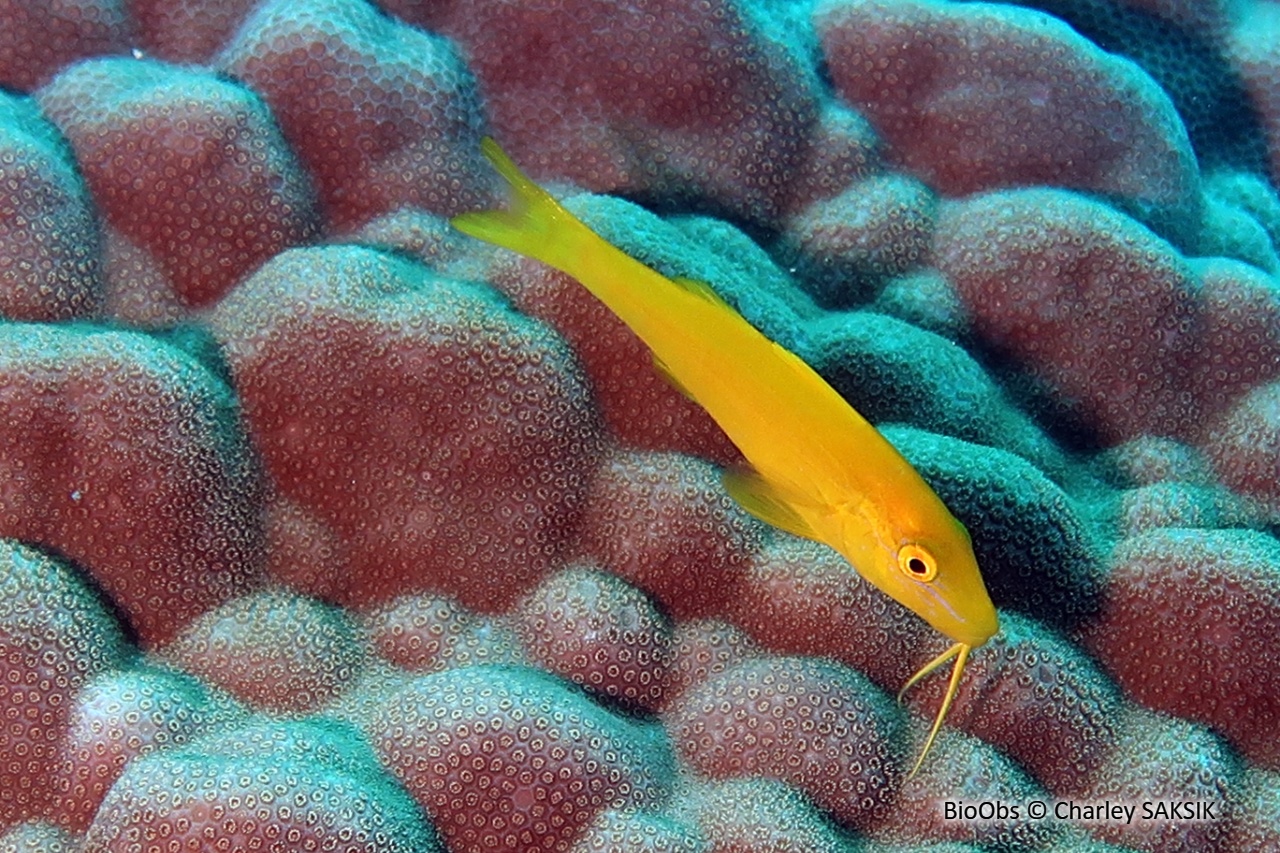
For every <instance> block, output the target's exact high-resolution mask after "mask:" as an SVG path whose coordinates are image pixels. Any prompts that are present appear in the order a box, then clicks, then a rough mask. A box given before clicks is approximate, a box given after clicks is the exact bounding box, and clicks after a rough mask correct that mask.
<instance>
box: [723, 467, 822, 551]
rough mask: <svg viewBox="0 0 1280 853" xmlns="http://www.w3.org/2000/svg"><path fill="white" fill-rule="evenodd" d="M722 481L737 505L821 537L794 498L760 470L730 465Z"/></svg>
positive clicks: (769, 521)
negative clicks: (803, 515) (770, 480)
mask: <svg viewBox="0 0 1280 853" xmlns="http://www.w3.org/2000/svg"><path fill="white" fill-rule="evenodd" d="M720 482H721V483H723V484H724V489H725V491H726V492H728V493H729V497H731V498H733V499H734V500H735V501H736V502H737V503H738V506H740V507H742V508H743V509H745V510H746V511H747V512H749V513H751V514H752V515H754V516H755V517H756V518H758V519H760V520H761V521H763V522H765V523H766V524H771V525H773V526H774V527H776V528H778V529H779V530H785V531H787V532H788V533H791V534H794V535H796V536H799V537H801V538H803V539H817V538H818V535H817V534H816V533H814V532H813V528H811V527H810V526H809V523H808V522H807V521H805V520H804V518H803V517H802V516H801V515H800V513H799V512H798V511H796V509H795V501H794V500H791V499H789V498H788V497H787V496H786V495H785V494H784V493H783V492H782V491H781V490H779V489H778V488H777V487H775V486H774V485H773V484H772V483H770V482H769V481H768V480H766V479H765V478H764V477H761V476H760V474H758V473H757V472H755V471H752V470H750V469H748V468H730V469H727V470H725V471H724V472H723V473H721V475H720Z"/></svg>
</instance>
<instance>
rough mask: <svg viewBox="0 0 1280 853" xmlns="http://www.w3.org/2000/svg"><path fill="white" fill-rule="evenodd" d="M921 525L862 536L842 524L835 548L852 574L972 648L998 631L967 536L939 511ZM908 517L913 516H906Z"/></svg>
mask: <svg viewBox="0 0 1280 853" xmlns="http://www.w3.org/2000/svg"><path fill="white" fill-rule="evenodd" d="M938 506H939V508H940V509H941V513H940V514H936V515H937V517H936V518H932V519H930V520H929V522H928V523H926V524H919V523H910V521H912V520H914V519H909V523H908V524H905V525H896V524H895V525H890V526H888V527H886V528H881V529H878V530H876V531H874V534H872V535H868V531H867V530H866V528H865V526H864V525H863V524H862V523H859V522H857V521H855V522H854V523H852V524H850V525H848V527H849V530H848V533H847V535H845V536H843V537H841V539H842V541H841V542H840V543H838V544H837V548H836V549H837V550H838V551H840V552H841V553H842V554H843V555H844V557H845V559H847V560H848V561H849V562H850V563H851V564H852V565H853V566H854V567H855V568H856V569H857V570H858V572H859V573H860V574H861V575H862V576H863V577H865V578H866V579H867V580H868V581H870V582H871V583H872V584H874V585H875V586H876V587H878V588H879V589H880V590H881V591H882V592H884V593H885V594H887V595H888V596H890V597H891V598H893V599H894V600H896V601H897V602H899V603H900V604H902V605H903V606H905V607H907V608H908V609H909V610H911V611H912V612H913V613H915V614H916V615H917V616H919V617H920V618H921V619H923V620H924V621H926V622H928V623H929V624H930V625H931V626H932V627H933V628H934V629H935V630H937V631H938V632H940V633H942V634H944V635H945V636H947V637H950V638H951V639H952V640H954V641H955V642H957V643H963V644H965V645H967V646H970V647H973V648H977V647H978V646H981V645H984V644H985V643H986V642H987V640H989V639H991V638H992V637H993V636H995V634H996V632H998V631H999V630H1000V620H999V617H998V616H997V615H996V608H995V605H994V604H993V603H992V601H991V596H990V594H988V592H987V587H986V584H985V583H984V582H983V580H982V572H981V571H980V570H979V569H978V560H977V557H976V556H974V553H973V544H972V541H971V540H970V538H969V532H968V531H967V530H966V529H965V527H964V525H963V524H961V523H960V521H959V520H958V519H956V518H955V517H954V516H952V515H951V513H950V512H948V511H947V510H946V509H945V507H942V506H941V502H939V503H938ZM912 515H914V514H912Z"/></svg>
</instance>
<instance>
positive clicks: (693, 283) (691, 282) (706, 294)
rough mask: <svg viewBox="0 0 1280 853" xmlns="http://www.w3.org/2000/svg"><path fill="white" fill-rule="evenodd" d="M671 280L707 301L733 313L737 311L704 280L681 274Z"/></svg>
mask: <svg viewBox="0 0 1280 853" xmlns="http://www.w3.org/2000/svg"><path fill="white" fill-rule="evenodd" d="M671 280H672V281H673V282H675V283H676V284H678V285H679V286H680V287H681V288H683V289H684V290H687V291H689V292H690V293H693V294H695V295H697V296H700V297H702V298H703V299H705V300H707V301H708V302H713V303H715V304H716V305H719V306H720V307H721V308H724V309H726V310H728V311H733V312H734V313H735V314H736V313H737V311H736V309H734V307H733V306H732V305H730V304H729V303H728V302H725V301H724V297H723V296H721V295H720V294H718V293H716V291H715V288H713V287H712V286H711V285H709V284H707V283H706V282H705V281H698V280H697V279H692V278H685V277H684V276H681V275H678V276H676V277H675V278H673V279H671Z"/></svg>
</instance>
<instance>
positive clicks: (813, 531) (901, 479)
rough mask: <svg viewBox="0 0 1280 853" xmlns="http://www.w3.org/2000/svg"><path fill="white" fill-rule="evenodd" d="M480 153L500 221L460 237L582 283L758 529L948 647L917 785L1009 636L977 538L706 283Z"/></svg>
mask: <svg viewBox="0 0 1280 853" xmlns="http://www.w3.org/2000/svg"><path fill="white" fill-rule="evenodd" d="M481 150H482V151H483V153H484V155H485V157H487V158H488V159H489V161H490V162H491V163H492V164H493V165H494V167H495V168H496V169H497V171H498V172H499V174H501V176H502V177H503V178H504V179H505V180H506V181H507V183H508V184H509V185H510V187H509V192H510V200H509V203H508V207H507V209H505V210H489V211H479V212H472V213H463V214H461V215H459V216H456V217H454V218H453V220H452V222H453V226H454V227H455V228H457V229H458V230H459V231H461V232H463V233H464V234H469V235H471V236H472V237H475V238H477V239H479V240H483V241H485V242H488V243H492V244H495V245H497V246H502V247H505V248H507V249H510V250H512V251H515V252H518V253H520V254H522V255H526V256H528V257H530V258H533V259H535V260H538V261H541V262H542V263H544V264H547V265H549V266H551V267H554V268H555V269H557V270H560V271H561V272H564V273H567V274H568V275H570V276H572V277H573V278H575V279H577V281H578V282H580V283H581V284H582V285H583V286H584V287H586V288H587V290H589V291H590V292H591V293H592V294H594V295H595V296H596V298H598V299H599V300H600V301H601V302H603V303H604V304H605V305H606V306H607V307H608V308H609V309H610V310H611V311H613V313H614V314H616V315H618V317H619V318H620V319H621V320H622V321H623V322H624V323H626V324H627V326H629V327H630V328H631V331H633V332H634V333H635V334H636V335H637V336H638V337H639V338H640V340H642V341H643V342H644V343H645V345H646V346H648V348H649V349H650V350H651V351H652V354H653V361H654V365H655V366H656V367H657V369H658V370H659V372H661V373H662V374H663V375H665V376H666V377H667V378H668V379H669V380H670V381H671V382H672V383H673V384H674V385H675V386H676V387H677V388H678V389H679V390H680V391H681V392H683V393H684V394H685V395H686V396H687V397H689V398H690V399H692V400H693V401H694V402H695V403H697V404H698V405H700V406H701V407H702V408H704V409H706V411H707V413H708V414H709V415H710V416H711V417H712V419H714V420H715V422H716V423H717V424H719V426H720V428H721V429H722V430H724V433H725V435H726V436H728V438H729V439H730V440H731V441H732V442H733V443H734V444H735V445H737V447H738V449H739V450H740V451H741V452H742V456H743V457H744V458H745V459H746V461H747V463H748V467H745V468H741V469H728V470H726V471H725V472H724V474H723V476H722V481H723V483H724V488H725V489H726V490H727V491H728V493H729V495H730V496H732V497H733V499H734V500H735V501H737V503H738V504H740V505H741V506H742V508H743V509H745V510H746V511H747V512H748V513H750V514H751V515H754V516H755V517H756V518H759V519H760V520H762V521H764V522H766V523H768V524H771V525H773V526H774V527H777V528H780V529H781V530H784V531H786V532H788V533H792V534H794V535H796V536H801V537H804V538H806V539H813V540H816V541H818V542H821V543H823V544H826V545H828V546H830V547H831V548H834V549H835V550H836V551H837V552H839V553H840V554H841V555H842V556H843V557H844V558H845V559H846V560H847V561H848V562H849V564H850V565H852V566H853V567H854V569H855V570H856V571H857V572H858V573H859V574H861V575H862V577H864V578H865V579H866V580H867V581H869V582H870V583H872V584H873V585H875V586H876V587H877V588H879V589H880V590H881V591H883V592H884V593H886V594H887V595H889V596H890V597H892V598H893V599H895V600H896V601H898V602H900V603H901V604H903V605H905V606H906V607H907V608H909V609H910V610H911V611H912V612H914V613H915V614H916V615H918V616H919V617H920V618H922V619H923V620H924V621H925V622H927V623H929V625H931V626H932V627H933V628H934V629H936V630H937V631H939V632H941V633H942V634H943V635H945V636H946V637H948V638H949V639H950V640H951V641H952V645H951V646H950V647H949V648H948V649H947V650H946V651H944V652H943V653H942V654H940V655H938V656H937V657H935V658H934V659H933V660H931V661H930V662H929V663H927V664H925V665H924V666H923V667H921V668H920V670H919V671H918V672H917V673H916V674H915V675H913V676H911V678H910V679H909V680H908V681H907V683H906V684H905V685H904V686H903V688H902V691H901V692H900V693H899V694H898V699H899V701H901V699H902V696H903V694H904V693H905V692H906V691H907V690H909V689H910V688H911V687H912V686H913V685H915V684H916V683H917V682H919V681H920V680H921V679H922V678H924V677H925V676H927V675H929V674H930V673H931V672H933V671H934V670H936V669H938V668H939V667H941V666H943V665H944V664H946V663H947V662H948V661H950V660H952V659H954V660H955V663H954V665H953V666H952V669H951V678H950V681H949V682H948V684H947V691H946V694H945V695H944V697H943V700H942V704H941V706H940V707H939V709H938V714H937V717H936V718H935V719H934V722H933V726H932V728H931V729H930V730H929V735H928V737H927V739H926V740H925V744H924V748H923V749H922V750H921V752H920V756H919V758H918V759H917V760H916V763H915V766H914V767H913V768H912V770H911V774H910V775H909V777H908V778H910V776H914V775H915V773H916V771H918V770H919V769H920V766H921V764H923V762H924V759H925V756H927V755H928V754H929V750H930V748H932V746H933V743H934V740H935V739H936V738H937V736H938V732H939V730H940V729H941V727H942V723H943V721H944V720H945V719H946V716H947V712H948V711H949V710H950V709H951V703H952V700H953V699H954V698H955V695H956V691H957V690H958V689H959V686H960V678H961V675H962V674H963V673H964V667H965V663H966V662H967V661H968V659H969V653H970V652H971V651H972V650H973V649H975V648H977V647H979V646H981V645H983V644H984V643H986V642H987V640H989V639H991V637H992V636H994V635H995V633H996V632H997V631H998V630H999V627H1000V626H999V620H998V618H997V616H996V610H995V606H994V605H993V604H992V603H991V597H990V596H989V595H988V594H987V589H986V586H985V585H984V584H983V581H982V574H981V572H980V571H979V569H978V562H977V559H976V558H975V557H974V554H973V546H972V543H971V541H970V538H969V533H968V531H966V530H965V527H964V525H963V524H961V523H960V521H959V520H958V519H956V518H955V516H953V515H952V514H951V512H950V511H949V510H948V509H947V508H946V506H945V505H943V503H942V500H941V499H940V498H939V497H938V496H937V495H936V494H935V493H934V491H933V489H931V488H930V487H929V485H928V484H927V483H926V482H925V481H924V479H923V478H922V477H921V476H920V474H919V473H918V472H917V471H916V470H915V469H914V468H913V467H912V466H911V464H910V463H909V462H907V460H906V459H905V458H903V456H902V454H900V453H899V452H898V451H897V450H896V449H895V448H894V447H893V445H891V444H890V443H889V442H888V441H887V440H886V439H885V438H884V436H882V435H881V434H880V433H879V432H878V431H877V430H876V428H875V427H873V426H872V425H871V424H870V422H868V421H867V420H866V419H865V418H864V417H862V415H860V414H858V412H857V411H855V410H854V408H853V407H852V406H850V405H849V403H848V402H847V401H846V400H845V399H844V398H843V397H841V396H840V394H839V392H837V391H836V390H835V389H834V388H832V387H831V386H830V385H829V384H827V382H826V380H824V379H823V378H822V377H821V376H819V375H818V373H817V372H816V371H815V370H813V368H811V367H810V366H809V365H808V364H806V363H805V362H804V361H803V360H802V359H801V358H800V357H799V356H797V355H796V354H795V353H793V352H791V351H790V350H788V349H786V348H785V347H782V346H780V345H779V344H777V343H775V342H774V341H772V340H770V339H769V338H767V337H766V336H765V335H764V334H762V333H761V332H760V331H758V330H757V329H756V328H755V327H754V326H752V325H751V324H750V323H748V322H747V321H746V319H744V318H743V317H742V315H740V314H739V313H738V312H737V311H736V310H734V308H732V307H731V306H730V305H729V304H728V303H727V302H725V301H724V299H722V298H721V297H720V296H719V295H718V294H717V293H716V292H715V291H714V290H712V289H711V287H710V286H708V285H706V284H703V283H702V282H698V281H693V280H690V279H686V278H667V277H666V276H664V275H662V274H661V273H659V272H657V271H656V270H654V269H651V268H650V267H648V266H645V265H644V264H642V263H641V262H640V261H638V260H636V259H635V258H632V257H631V256H630V255H628V254H626V253H625V252H623V251H622V250H621V249H619V248H617V247H616V246H614V245H612V244H610V243H609V242H608V241H607V240H605V239H604V238H603V237H601V236H600V235H598V234H597V233H596V232H594V231H592V230H591V229H590V228H589V227H588V226H587V225H586V223H584V222H582V221H581V220H580V219H578V218H577V217H576V216H574V215H573V214H572V213H570V212H569V211H568V210H566V209H565V208H564V207H563V206H561V205H560V203H559V202H557V201H556V200H555V199H554V198H552V197H551V195H550V194H549V193H548V192H546V190H544V189H542V187H540V186H538V185H537V184H536V183H534V182H533V181H532V180H530V179H529V178H528V177H527V176H526V175H525V174H524V173H523V172H522V171H520V169H519V167H518V166H516V164H515V163H514V162H513V161H512V160H511V158H509V157H508V156H507V155H506V154H505V153H504V152H503V151H502V149H501V148H499V147H498V144H497V143H496V142H494V141H493V140H492V139H490V138H488V137H486V138H485V139H484V140H482V142H481Z"/></svg>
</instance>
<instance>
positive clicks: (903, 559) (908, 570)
mask: <svg viewBox="0 0 1280 853" xmlns="http://www.w3.org/2000/svg"><path fill="white" fill-rule="evenodd" d="M898 569H899V570H901V572H902V573H903V574H904V575H906V576H907V577H909V578H911V579H912V580H913V581H920V582H921V583H929V582H930V581H931V580H933V579H934V578H936V577H937V576H938V561H937V560H935V559H934V558H933V555H932V554H930V553H929V552H928V551H926V550H925V549H924V548H921V547H920V546H919V545H916V544H914V543H908V544H906V545H903V546H902V547H901V548H899V549H898Z"/></svg>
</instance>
